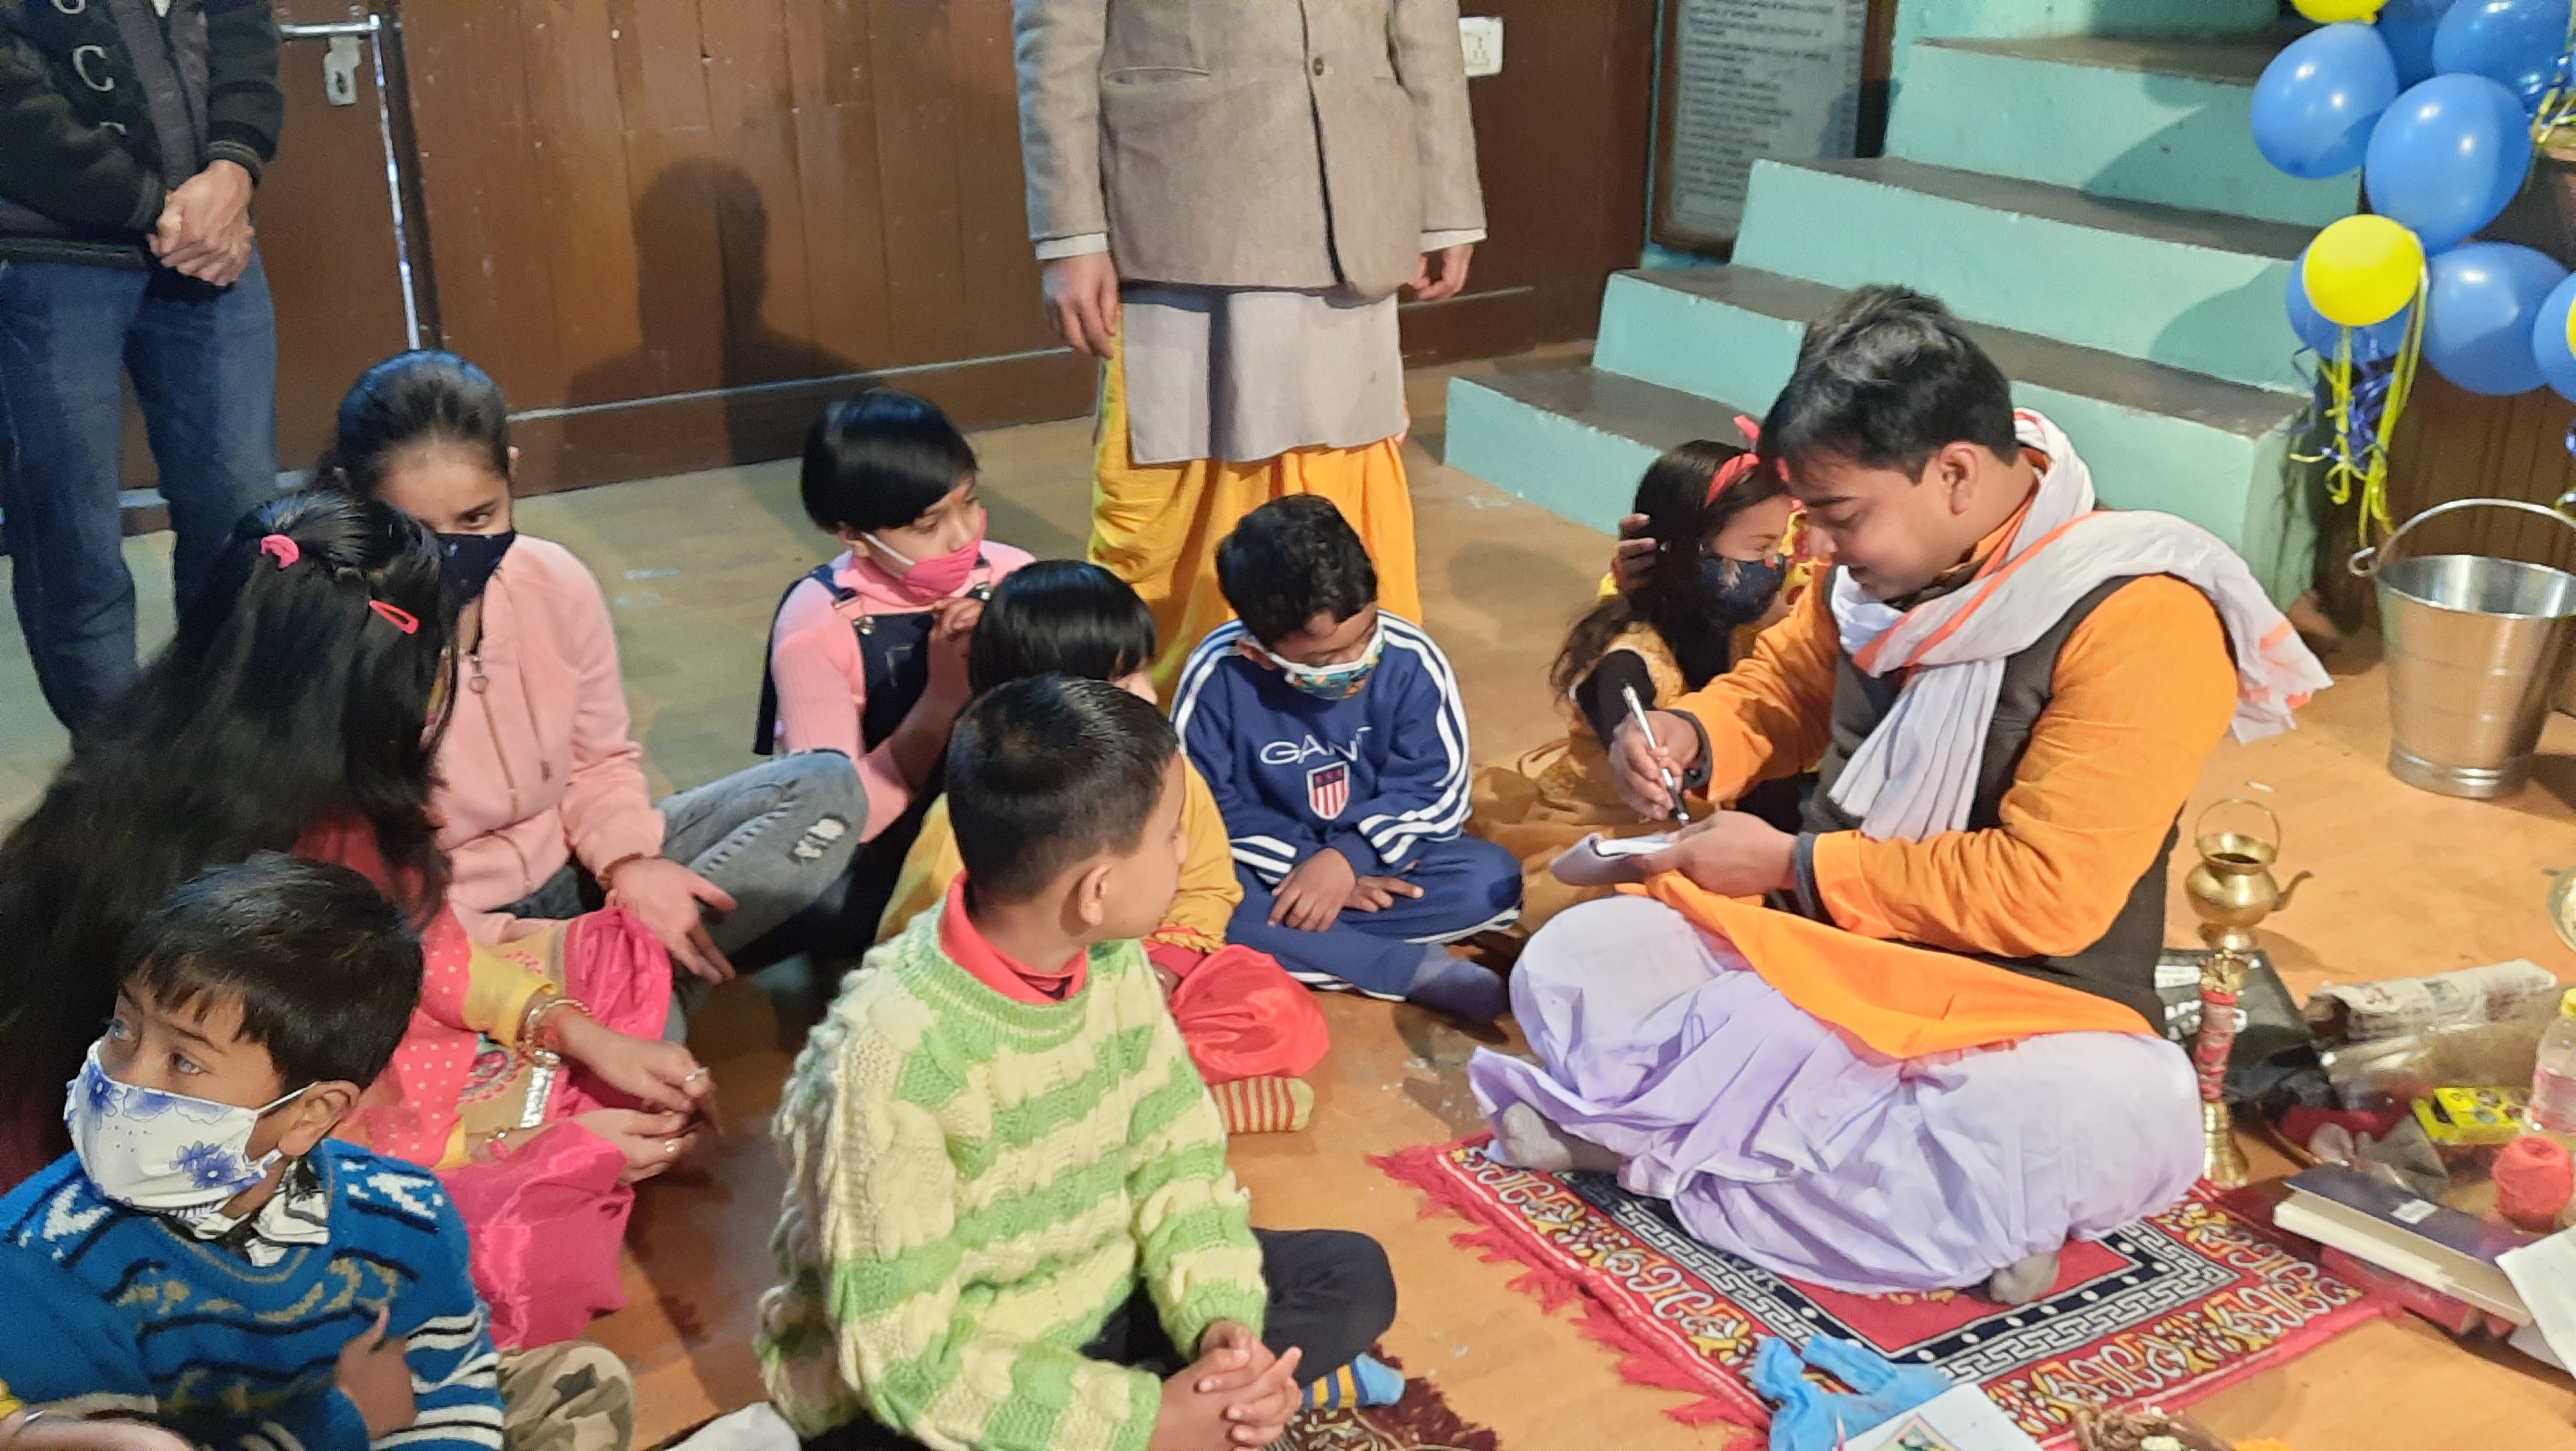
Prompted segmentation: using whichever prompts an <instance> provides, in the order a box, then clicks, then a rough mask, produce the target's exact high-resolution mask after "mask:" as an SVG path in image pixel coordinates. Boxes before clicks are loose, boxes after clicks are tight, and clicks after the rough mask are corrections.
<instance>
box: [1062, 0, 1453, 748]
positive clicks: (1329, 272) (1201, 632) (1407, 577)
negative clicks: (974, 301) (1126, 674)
mask: <svg viewBox="0 0 2576 1451" xmlns="http://www.w3.org/2000/svg"><path fill="white" fill-rule="evenodd" d="M1012 29H1013V32H1014V34H1015V36H1016V39H1017V43H1018V57H1019V88H1020V146H1021V152H1022V156H1023V158H1024V161H1025V163H1026V169H1027V173H1028V206H1029V232H1030V235H1031V236H1032V237H1033V238H1034V239H1035V241H1036V243H1037V249H1038V256H1039V258H1040V259H1041V260H1043V261H1044V262H1045V264H1046V284H1045V303H1046V308H1047V313H1048V317H1049V319H1050V320H1051V321H1052V322H1053V323H1054V325H1055V328H1056V331H1057V332H1058V333H1059V334H1060V335H1061V336H1062V337H1063V338H1064V340H1065V341H1066V342H1067V343H1068V344H1070V345H1071V346H1072V347H1073V348H1074V349H1075V350H1076V351H1079V352H1082V353H1085V354H1088V355H1090V356H1092V357H1096V358H1100V359H1102V360H1103V362H1104V363H1105V364H1106V365H1107V366H1106V367H1105V369H1104V370H1103V374H1102V382H1101V390H1100V427H1099V433H1098V442H1097V455H1096V458H1095V461H1094V467H1095V470H1096V487H1095V490H1094V493H1093V496H1092V524H1091V545H1090V557H1091V559H1092V561H1093V562H1094V563H1097V564H1100V565H1103V566H1105V567H1107V568H1108V569H1109V570H1110V571H1111V572H1113V573H1115V574H1116V575H1118V577H1119V578H1121V579H1124V580H1126V581H1127V582H1128V583H1129V584H1130V585H1133V586H1134V587H1135V589H1136V592H1137V593H1138V594H1139V595H1141V596H1143V597H1144V600H1145V602H1146V604H1147V605H1148V606H1150V607H1151V608H1152V610H1153V612H1154V624H1155V633H1156V635H1157V636H1158V637H1159V638H1160V639H1161V641H1162V642H1163V654H1162V658H1161V659H1160V660H1158V661H1157V662H1156V664H1155V671H1154V676H1155V684H1156V687H1157V688H1158V689H1159V690H1161V691H1162V692H1163V694H1164V696H1165V698H1167V699H1168V698H1169V697H1170V694H1171V690H1172V686H1173V684H1174V682H1175V680H1176V678H1177V677H1178V675H1179V672H1180V665H1181V661H1182V660H1183V659H1185V658H1186V657H1187V656H1188V654H1189V652H1190V650H1191V649H1192V648H1194V647H1195V646H1196V645H1197V644H1198V642H1199V641H1200V640H1201V639H1203V638H1205V636H1206V635H1207V633H1208V632H1209V631H1210V630H1213V629H1215V628H1216V627H1217V626H1218V625H1221V624H1223V623H1225V622H1226V621H1227V620H1229V619H1231V618H1233V613H1232V611H1231V610H1230V609H1229V608H1228V607H1227V605H1226V602H1225V597H1224V595H1223V594H1222V593H1221V592H1220V591H1219V590H1218V588H1217V582H1216V568H1215V553H1216V546H1217V543H1218V541H1220V540H1222V539H1223V538H1225V536H1226V535H1228V534H1230V533H1232V532H1233V529H1234V525H1235V521H1237V520H1239V519H1241V518H1242V517H1243V516H1244V515H1246V514H1248V513H1250V512H1251V511H1253V510H1254V509H1257V508H1259V507H1260V506H1261V505H1263V504H1265V503H1268V502H1269V501H1270V500H1272V499H1276V498H1279V497H1281V496H1282V495H1286V494H1299V493H1313V494H1321V495H1323V496H1325V497H1326V498H1329V499H1331V500H1332V501H1333V502H1334V504H1336V505H1337V506H1338V507H1339V508H1340V509H1341V511H1342V513H1343V515H1344V516H1345V517H1346V518H1348V519H1349V520H1350V522H1351V525H1352V527H1353V528H1355V529H1356V530H1358V531H1359V534H1360V537H1361V539H1362V540H1364V541H1365V542H1366V543H1367V545H1368V547H1369V553H1370V554H1371V555H1372V556H1373V557H1374V558H1375V559H1376V561H1377V566H1378V578H1379V593H1380V596H1381V599H1382V601H1383V603H1384V604H1385V605H1386V607H1387V608H1388V609H1390V610H1393V611H1395V612H1396V613H1398V614H1401V615H1404V616H1406V617H1408V618H1415V619H1418V618H1420V616H1421V598H1420V588H1419V585H1418V584H1417V582H1416V577H1415V567H1414V555H1413V502H1412V499H1411V497H1410V495H1409V494H1408V492H1407V489H1406V484H1405V477H1404V458H1403V452H1402V444H1403V439H1404V432H1405V427H1406V415H1405V408H1404V362H1403V356H1402V353H1401V351H1400V349H1399V347H1398V342H1397V336H1396V317H1395V307H1396V293H1397V291H1398V290H1399V289H1401V288H1404V287H1407V286H1410V287H1411V288H1412V289H1413V290H1414V295H1415V296H1416V297H1417V298H1419V299H1422V300H1424V301H1436V300H1438V299H1440V298H1444V297H1450V296H1454V295H1456V293H1457V292H1458V290H1459V289H1460V288H1461V287H1463V286H1464V285H1465V284H1466V281H1467V263H1468V257H1469V255H1470V253H1472V252H1473V250H1474V248H1475V244H1476V243H1477V242H1479V241H1481V240H1483V239H1484V235H1485V209H1484V201H1483V198H1482V195H1481V193H1480V191H1479V189H1478V187H1477V182H1476V148H1475V134H1474V130H1473V128H1472V126H1471V125H1470V122H1469V119H1468V112H1467V77H1466V67H1465V61H1464V58H1463V56H1462V54H1461V51H1460V47H1459V40H1458V6H1457V0H1015V3H1014V6H1013V21H1012Z"/></svg>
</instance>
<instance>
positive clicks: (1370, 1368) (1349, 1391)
mask: <svg viewBox="0 0 2576 1451" xmlns="http://www.w3.org/2000/svg"><path fill="white" fill-rule="evenodd" d="M1403 1399H1404V1377H1403V1376H1400V1375H1398V1374H1396V1373H1395V1367H1393V1366H1391V1365H1388V1364H1387V1363H1386V1362H1385V1361H1382V1360H1379V1359H1378V1358H1377V1357H1375V1356H1371V1355H1363V1356H1361V1357H1359V1358H1358V1359H1357V1360H1354V1361H1352V1362H1351V1363H1350V1364H1348V1365H1345V1366H1342V1367H1340V1368H1338V1369H1336V1370H1334V1371H1333V1372H1332V1373H1330V1374H1328V1375H1326V1376H1325V1377H1323V1378H1322V1379H1321V1380H1318V1381H1316V1382H1315V1383H1314V1384H1313V1385H1310V1386H1308V1387H1306V1398H1305V1400H1304V1402H1302V1403H1301V1404H1300V1405H1299V1406H1298V1407H1297V1409H1299V1410H1301V1411H1312V1410H1338V1409H1340V1408H1341V1407H1343V1406H1391V1405H1394V1404H1395V1403H1396V1402H1397V1401H1400V1400H1403Z"/></svg>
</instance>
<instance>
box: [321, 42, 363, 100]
mask: <svg viewBox="0 0 2576 1451" xmlns="http://www.w3.org/2000/svg"><path fill="white" fill-rule="evenodd" d="M322 94H323V96H324V98H325V99H327V100H329V101H330V103H331V104H332V105H334V106H354V105H356V104H358V37H356V36H354V35H335V36H332V37H331V48H330V49H329V50H328V51H325V52H324V53H323V55H322Z"/></svg>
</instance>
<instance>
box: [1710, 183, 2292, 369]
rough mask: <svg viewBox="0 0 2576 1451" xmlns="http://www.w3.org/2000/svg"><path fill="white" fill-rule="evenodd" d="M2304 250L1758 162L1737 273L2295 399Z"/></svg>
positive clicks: (1935, 186)
mask: <svg viewBox="0 0 2576 1451" xmlns="http://www.w3.org/2000/svg"><path fill="white" fill-rule="evenodd" d="M2311 235H2313V233H2312V232H2311V231H2310V230H2309V229H2308V228H2305V227H2297V226H2291V225H2289V224H2287V223H2283V222H2276V221H2265V220H2259V219H2255V218H2249V217H2241V216H2230V215H2226V214H2224V213H2220V212H2208V211H2193V210H2189V209H2186V208H2181V207H2169V206H2162V205H2157V204H2154V203H2150V202H2140V201H2127V200H2121V199H2117V198H2110V197H2100V196H2092V195H2088V194H2086V193H2084V192H2080V191H2077V190H2075V189H2073V188H2072V187H2064V186H2052V185H2048V184H2046V183H2042V182H2035V181H2025V180H2022V179H2020V178H2017V177H2003V176H1989V175H1986V174H1984V173H1981V172H1972V171H1958V170H1954V169H1951V168H1948V167H1940V166H1927V165H1925V164H1923V163H1921V162H1918V161H1908V160H1905V159H1903V158H1901V157H1873V158H1869V159H1865V160H1860V161H1822V162H1803V163H1790V162H1781V161H1763V162H1759V163H1757V164H1756V165H1755V166H1754V169H1753V182H1752V190H1751V194H1750V195H1749V197H1748V198H1747V201H1746V205H1745V227H1744V233H1743V235H1742V237H1741V238H1740V239H1739V240H1738V241H1737V243H1736V249H1735V260H1736V261H1737V262H1739V263H1742V264H1744V265H1746V266H1749V267H1755V268H1759V269H1761V270H1763V271H1767V272H1775V273H1779V274H1781V275H1784V276H1789V277H1797V278H1804V279H1806V280H1808V281H1812V282H1820V283H1823V284H1825V285H1826V286H1829V287H1835V288H1849V287H1858V286H1862V285H1864V284H1867V283H1873V282H1901V283H1905V284H1907V285H1909V286H1913V287H1917V288H1920V289H1922V290H1923V291H1925V292H1929V293H1932V294H1933V295H1935V296H1937V297H1939V298H1941V299H1942V300H1943V301H1945V302H1947V303H1948V304H1949V305H1950V307H1951V308H1952V309H1953V310H1954V311H1956V312H1957V313H1958V314H1959V315H1960V316H1961V317H1964V318H1968V319H1971V320H1973V321H1977V322H1984V323H1992V324H1996V325H1998V326H2004V327H2010V328H2014V329H2017V330H2019V331H2023V332H2027V333H2032V334H2035V335H2038V336H2043V337H2054V338H2061V339H2064V340H2065V341H2067V342H2071V343H2075V344H2077V345H2079V346H2082V347H2087V348H2092V349H2097V350H2099V351H2102V352H2108V353H2118V354H2121V355H2123V356H2126V357H2132V358H2140V359H2145V360H2148V361H2152V362H2158V363H2163V364H2166V365H2168V366H2171V367H2176V368H2182V369H2186V370H2189V371H2191V372H2196V373H2207V374H2209V375H2211V376H2213V377H2218V378H2224V379H2228V380H2230V381H2232V382H2238V383H2251V384H2255V385H2257V386H2260V387H2270V388H2288V389H2301V388H2304V386H2305V384H2304V380H2303V379H2302V377H2301V375H2300V373H2299V371H2298V369H2297V367H2296V365H2295V364H2294V362H2293V355H2294V354H2295V353H2296V352H2297V349H2298V340H2297V338H2296V337H2294V336H2293V335H2292V333H2291V332H2290V324H2289V319H2288V318H2287V316H2285V315H2284V314H2283V312H2282V309H2281V297H2282V294H2283V291H2284V289H2285V288H2286V287H2287V286H2288V284H2289V279H2290V267H2291V264H2292V262H2293V261H2294V260H2295V259H2296V258H2297V256H2298V254H2299V251H2300V249H2301V248H2302V247H2304V246H2306V245H2307V242H2308V239H2309V237H2310V236H2311Z"/></svg>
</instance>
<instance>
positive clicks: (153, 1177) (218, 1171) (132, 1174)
mask: <svg viewBox="0 0 2576 1451" xmlns="http://www.w3.org/2000/svg"><path fill="white" fill-rule="evenodd" d="M303 1093H304V1090H303V1089H301V1088H299V1089H297V1090H295V1092H293V1093H290V1094H288V1095H286V1096H285V1097H284V1098H281V1099H279V1100H278V1101H277V1102H275V1103H272V1104H270V1105H268V1106H267V1107H266V1108H237V1107H235V1106H233V1105H232V1104H228V1103H209V1102H208V1101H206V1100H205V1099H202V1098H190V1097H188V1096H187V1095H185V1094H179V1093H171V1092H168V1091H166V1090H163V1089H158V1088H137V1087H135V1086H134V1085H132V1084H130V1083H119V1082H117V1081H116V1080H115V1079H113V1078H110V1077H108V1076H107V1070H106V1069H105V1068H102V1067H100V1066H99V1062H98V1045H97V1044H95V1043H92V1044H91V1045H90V1049H89V1058H88V1059H87V1061H85V1062H83V1063H82V1064H81V1071H80V1076H79V1077H78V1078H75V1079H73V1080H72V1083H71V1097H70V1099H69V1101H67V1102H66V1103H65V1104H64V1105H63V1124H64V1126H65V1127H67V1128H69V1129H70V1130H71V1135H72V1148H73V1150H74V1151H75V1152H77V1153H78V1154H79V1155H80V1161H81V1168H82V1169H83V1170H85V1171H87V1173H88V1174H89V1177H90V1182H91V1183H93V1184H96V1185H97V1186H98V1190H99V1192H100V1193H101V1194H104V1195H106V1196H107V1197H108V1198H110V1199H113V1200H115V1201H116V1202H117V1203H119V1204H123V1205H126V1206H127V1207H129V1208H133V1209H143V1210H149V1211H152V1212H154V1213H157V1214H176V1215H179V1216H181V1217H183V1218H184V1217H186V1216H188V1215H190V1214H192V1213H206V1212H210V1211H212V1210H216V1209H220V1208H222V1207H223V1206H224V1205H225V1204H226V1203H228V1202H230V1201H231V1200H232V1198H233V1197H234V1196H235V1195H238V1194H240V1193H241V1192H242V1191H243V1190H245V1189H248V1188H249V1187H251V1186H252V1185H254V1184H257V1183H258V1182H259V1181H260V1180H262V1179H264V1178H266V1177H268V1171H269V1170H270V1169H271V1168H273V1167H275V1166H276V1164H277V1161H278V1159H279V1158H281V1157H282V1155H280V1154H278V1153H275V1152H271V1153H269V1154H267V1155H266V1156H264V1157H262V1158H260V1159H259V1160H257V1161H255V1162H254V1161H253V1160H252V1159H251V1157H250V1136H251V1135H252V1134H253V1133H255V1132H257V1131H258V1128H259V1121H260V1120H261V1119H263V1118H266V1117H267V1116H269V1115H270V1114H272V1113H275V1112H276V1111H277V1110H279V1109H281V1108H283V1107H285V1106H286V1105H287V1104H290V1103H293V1102H294V1101H295V1100H296V1099H297V1098H300V1097H302V1096H303Z"/></svg>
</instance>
